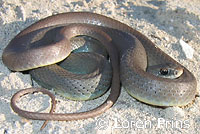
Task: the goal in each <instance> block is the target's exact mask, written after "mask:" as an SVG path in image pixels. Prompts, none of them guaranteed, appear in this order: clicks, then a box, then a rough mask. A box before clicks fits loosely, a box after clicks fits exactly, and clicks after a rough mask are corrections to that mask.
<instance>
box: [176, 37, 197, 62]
mask: <svg viewBox="0 0 200 134" xmlns="http://www.w3.org/2000/svg"><path fill="white" fill-rule="evenodd" d="M179 43H180V45H181V47H182V50H183V52H184V54H185V56H186V58H188V59H192V58H193V54H194V49H193V48H192V47H191V46H190V45H188V44H187V43H186V42H184V41H183V40H182V39H180V40H179Z"/></svg>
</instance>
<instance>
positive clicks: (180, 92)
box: [2, 12, 197, 120]
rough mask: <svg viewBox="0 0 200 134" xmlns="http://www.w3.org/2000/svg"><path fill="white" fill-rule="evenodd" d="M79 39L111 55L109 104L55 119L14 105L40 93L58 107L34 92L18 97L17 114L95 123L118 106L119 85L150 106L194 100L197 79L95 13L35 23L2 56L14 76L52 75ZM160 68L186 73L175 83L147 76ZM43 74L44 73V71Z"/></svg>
mask: <svg viewBox="0 0 200 134" xmlns="http://www.w3.org/2000/svg"><path fill="white" fill-rule="evenodd" d="M78 35H87V36H91V37H92V38H95V39H97V40H98V41H100V42H101V43H102V44H103V45H104V46H105V48H106V50H107V51H108V54H109V57H110V62H111V65H112V82H111V92H110V95H109V97H108V98H107V100H106V101H105V102H104V103H103V104H102V105H100V106H99V107H97V108H95V109H93V110H90V111H87V112H81V113H70V114H59V113H52V111H53V110H52V111H51V113H34V112H27V111H23V110H21V109H19V108H18V107H17V106H16V104H15V103H16V101H17V100H18V99H19V98H20V96H22V95H24V94H26V93H30V92H36V91H41V92H43V93H46V94H49V95H50V96H51V97H52V98H53V100H52V101H53V104H54V103H55V98H54V97H53V95H52V94H50V93H49V92H48V91H46V90H44V89H34V88H31V89H25V90H22V91H20V92H18V93H17V94H15V95H14V96H13V98H12V100H11V106H12V108H13V110H14V111H15V112H16V113H18V114H19V115H20V116H23V117H26V118H30V119H37V120H78V119H85V118H89V117H94V116H97V115H99V114H101V113H103V112H105V111H106V110H107V109H109V108H110V107H111V106H112V105H113V104H114V103H115V102H116V100H117V98H118V96H119V94H120V82H121V83H122V86H123V87H124V88H125V89H126V91H127V92H128V93H129V94H130V95H131V96H133V97H134V98H136V99H138V100H140V101H142V102H145V103H148V104H151V105H158V106H182V105H187V104H188V103H190V102H191V101H192V100H193V99H194V96H195V93H196V85H197V83H196V79H195V77H194V76H193V75H192V73H190V72H189V71H188V70H187V69H186V68H185V67H183V66H182V65H180V64H179V63H177V62H176V61H175V60H173V59H172V58H170V57H169V56H168V55H167V54H165V53H164V52H163V51H161V50H160V49H159V48H157V47H156V46H155V45H154V43H152V42H151V41H150V40H149V39H148V38H147V37H146V36H144V35H142V34H141V33H140V32H138V31H136V30H134V29H132V28H131V27H129V26H127V25H126V24H123V23H121V22H119V21H116V20H114V19H111V18H109V17H106V16H103V15H99V14H95V13H88V12H73V13H62V14H58V15H53V16H50V17H47V18H45V19H42V20H40V21H38V22H36V23H35V24H33V25H31V26H29V27H28V28H26V29H25V30H23V31H22V32H20V33H19V34H18V35H17V36H16V37H15V38H14V39H13V40H12V41H11V42H10V43H9V45H8V46H7V47H6V48H5V50H4V52H3V55H2V58H3V63H4V64H5V65H6V66H7V67H8V68H9V69H10V70H14V71H23V70H29V69H33V71H34V68H38V67H41V66H45V67H47V68H48V67H50V68H51V67H52V66H56V67H55V68H53V70H54V69H57V65H51V64H54V63H57V62H59V61H62V60H63V59H65V58H66V57H67V56H68V55H69V54H70V52H71V51H72V48H71V45H70V43H69V40H70V39H71V38H73V37H75V36H78ZM31 45H32V46H31ZM158 64H161V65H165V64H173V65H176V66H178V67H181V68H182V69H183V72H182V74H181V76H180V77H178V78H176V79H168V78H162V77H158V76H155V75H153V74H152V73H149V72H146V70H147V68H148V67H149V66H154V65H158ZM47 65H50V66H47ZM45 67H44V68H45ZM38 69H39V71H40V69H43V67H41V68H38ZM36 70H37V69H36ZM47 70H48V69H47ZM97 70H98V69H97ZM99 70H101V69H99ZM94 72H95V71H94ZM94 72H93V73H94ZM41 73H42V72H39V74H41ZM47 74H48V73H47ZM96 74H98V72H96ZM96 74H95V75H96ZM84 76H85V75H84ZM55 77H56V76H55ZM80 79H81V78H80ZM82 79H84V78H82ZM80 88H81V87H80ZM53 104H52V105H53ZM53 109H54V106H53Z"/></svg>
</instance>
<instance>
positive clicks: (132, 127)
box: [0, 0, 200, 134]
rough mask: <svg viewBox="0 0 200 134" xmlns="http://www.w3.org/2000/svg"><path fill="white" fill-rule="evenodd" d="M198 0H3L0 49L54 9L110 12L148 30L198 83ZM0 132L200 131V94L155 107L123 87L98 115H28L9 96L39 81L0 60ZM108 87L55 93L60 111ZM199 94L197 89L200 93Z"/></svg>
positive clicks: (74, 108) (24, 102)
mask: <svg viewBox="0 0 200 134" xmlns="http://www.w3.org/2000/svg"><path fill="white" fill-rule="evenodd" d="M199 5H200V1H199V0H184V1H183V0H166V1H164V0H163V1H158V0H148V1H147V0H106V1H103V0H93V1H92V0H83V1H81V0H67V1H64V0H43V1H37V0H32V1H26V0H0V42H1V46H0V54H2V51H3V49H4V48H5V47H6V45H7V44H8V43H9V41H10V40H11V39H12V38H13V37H14V36H15V35H16V34H17V33H19V32H20V31H21V30H22V29H24V28H25V27H27V26H29V25H30V24H32V23H34V22H36V21H37V20H39V19H41V18H44V17H47V16H50V15H52V14H56V13H63V12H70V11H90V12H96V13H100V14H103V15H106V16H110V17H112V18H114V19H117V20H119V21H121V22H123V23H126V24H128V25H130V26H131V27H133V28H135V29H137V30H138V31H140V32H142V33H143V34H144V35H146V36H148V37H149V38H150V39H151V40H152V41H153V42H154V43H156V45H157V46H158V47H159V48H161V49H162V50H163V51H165V52H166V53H167V54H169V55H170V56H172V57H173V58H174V59H175V60H177V61H178V62H180V63H181V64H183V65H184V66H186V67H187V68H188V69H189V70H190V71H191V72H192V73H193V74H194V75H195V77H196V78H197V82H198V87H197V90H199V84H200V80H199V79H200V73H199V72H200V47H199V46H198V44H200V8H199ZM180 39H182V40H184V41H185V42H187V43H188V44H189V45H190V46H191V47H192V48H193V49H194V50H195V52H194V56H193V58H191V59H188V58H187V57H186V54H185V53H184V51H183V49H182V48H181V46H180V44H179V40H180ZM0 62H1V63H0V134H11V133H18V134H22V133H26V134H28V133H45V134H46V133H53V134H58V133H59V134H62V133H72V134H75V133H77V134H78V133H81V134H84V133H87V134H88V133H92V134H95V133H101V134H103V133H107V134H110V133H113V134H114V133H115V134H122V133H123V134H124V133H132V134H135V133H152V134H157V133H158V134H161V133H162V134H164V133H167V134H170V133H176V134H179V133H180V134H186V133H190V134H196V133H199V131H200V98H199V96H197V97H196V98H195V101H194V103H193V104H192V105H190V106H188V107H187V108H179V107H170V108H166V109H161V108H155V107H152V106H149V105H146V104H143V103H141V102H138V101H136V100H135V99H133V98H132V97H130V96H129V95H128V94H127V93H126V92H125V91H124V90H122V92H121V95H120V97H119V99H118V101H117V103H116V104H115V105H114V106H113V107H112V108H111V109H110V110H108V111H107V112H106V113H104V114H102V115H101V116H98V117H96V118H91V119H86V120H80V121H70V122H64V121H63V122H61V121H50V122H49V123H48V125H47V126H46V128H45V129H44V130H43V131H39V129H40V127H41V125H42V123H43V121H37V120H35V121H34V120H26V119H23V118H21V117H19V116H18V115H17V114H15V113H14V112H13V111H12V109H11V107H10V99H11V96H12V95H13V94H14V93H15V92H17V91H19V90H20V89H23V88H28V87H32V86H37V84H36V83H34V82H33V81H32V80H31V78H30V76H29V75H28V74H22V73H20V72H11V71H9V70H8V69H7V68H6V66H4V65H3V63H2V60H0ZM108 94H109V93H107V94H105V95H104V96H102V97H101V98H98V99H96V100H92V101H86V102H77V101H69V100H66V99H64V98H62V97H60V96H59V95H56V98H57V100H58V103H57V108H56V112H60V113H66V112H68V113H69V112H80V111H86V110H89V109H92V108H95V107H96V106H97V105H99V104H101V103H102V102H103V101H104V100H105V99H106V97H107V96H108ZM197 94H198V95H199V93H197ZM49 104H50V99H49V97H47V96H44V95H42V94H36V95H27V96H24V97H23V98H22V99H21V102H20V104H19V106H20V107H21V108H23V109H26V110H31V111H39V112H48V110H49Z"/></svg>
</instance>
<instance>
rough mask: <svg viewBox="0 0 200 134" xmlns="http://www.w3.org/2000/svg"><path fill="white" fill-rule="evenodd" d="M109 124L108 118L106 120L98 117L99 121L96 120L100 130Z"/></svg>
mask: <svg viewBox="0 0 200 134" xmlns="http://www.w3.org/2000/svg"><path fill="white" fill-rule="evenodd" d="M108 126H109V121H108V120H105V119H102V118H98V119H97V121H96V127H97V129H99V130H102V129H106V128H108Z"/></svg>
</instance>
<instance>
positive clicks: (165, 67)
mask: <svg viewBox="0 0 200 134" xmlns="http://www.w3.org/2000/svg"><path fill="white" fill-rule="evenodd" d="M147 72H149V73H152V74H153V75H156V76H158V77H162V78H168V79H176V78H179V77H180V76H181V75H182V74H183V68H182V67H181V66H179V65H176V64H171V63H170V64H159V65H153V66H150V67H148V68H147Z"/></svg>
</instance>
